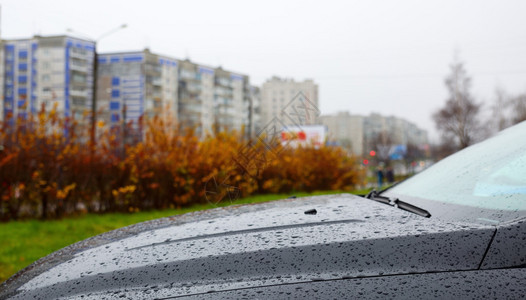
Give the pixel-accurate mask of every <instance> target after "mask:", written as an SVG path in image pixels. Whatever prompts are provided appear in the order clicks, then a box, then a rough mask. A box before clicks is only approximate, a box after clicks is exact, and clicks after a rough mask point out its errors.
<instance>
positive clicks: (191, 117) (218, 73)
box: [97, 49, 251, 137]
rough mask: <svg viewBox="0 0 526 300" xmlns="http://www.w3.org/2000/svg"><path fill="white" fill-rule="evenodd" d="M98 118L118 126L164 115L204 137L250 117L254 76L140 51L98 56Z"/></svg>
mask: <svg viewBox="0 0 526 300" xmlns="http://www.w3.org/2000/svg"><path fill="white" fill-rule="evenodd" d="M98 62H99V64H98V72H97V73H98V80H97V111H98V119H99V120H102V121H104V122H105V123H107V124H110V125H111V126H112V127H115V126H118V125H119V124H123V120H124V122H125V123H126V124H130V123H131V124H137V123H138V121H139V118H140V117H141V116H143V115H144V116H148V117H150V118H151V117H154V116H163V117H168V118H171V119H173V120H175V121H176V122H179V123H180V124H181V125H182V127H183V128H186V127H191V128H193V129H194V130H195V133H196V135H198V136H201V137H204V136H205V135H206V134H209V133H213V131H214V126H217V129H218V130H242V129H244V128H245V127H246V126H247V125H248V124H249V122H250V120H249V117H250V113H249V108H250V100H251V98H250V93H249V89H248V84H249V77H248V76H246V75H241V74H237V73H233V72H230V71H226V70H223V69H222V68H212V67H208V66H204V65H200V64H197V63H194V62H191V61H190V60H177V59H175V58H170V57H167V56H162V55H157V54H154V53H151V52H150V51H149V50H147V49H146V50H144V51H140V52H125V53H105V54H100V55H99V56H98Z"/></svg>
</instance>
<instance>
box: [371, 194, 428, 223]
mask: <svg viewBox="0 0 526 300" xmlns="http://www.w3.org/2000/svg"><path fill="white" fill-rule="evenodd" d="M382 192H383V191H382ZM380 193H381V192H380ZM380 193H379V192H377V191H376V190H372V191H370V192H369V193H368V194H367V195H365V198H367V199H371V200H374V201H377V202H380V203H383V204H387V205H391V206H394V207H398V208H400V209H402V210H405V211H408V212H412V213H414V214H417V215H420V216H422V217H426V218H429V217H431V214H430V213H429V212H428V211H427V210H425V209H423V208H420V207H418V206H415V205H413V204H410V203H407V202H405V201H402V200H400V199H398V198H395V199H392V198H389V197H385V196H382V195H380Z"/></svg>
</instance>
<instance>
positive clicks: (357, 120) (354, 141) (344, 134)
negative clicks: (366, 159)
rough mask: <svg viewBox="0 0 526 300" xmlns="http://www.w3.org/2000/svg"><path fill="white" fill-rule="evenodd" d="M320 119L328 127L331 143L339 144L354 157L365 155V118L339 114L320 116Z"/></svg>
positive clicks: (343, 113) (346, 113) (328, 136)
mask: <svg viewBox="0 0 526 300" xmlns="http://www.w3.org/2000/svg"><path fill="white" fill-rule="evenodd" d="M319 119H320V123H321V124H323V125H325V126H327V138H328V140H329V141H330V142H338V144H339V145H340V146H342V147H343V148H344V149H346V150H348V151H350V152H351V153H353V154H354V155H359V156H361V155H362V154H363V151H364V137H363V133H364V130H363V123H364V122H363V119H364V117H363V116H358V115H351V114H349V112H338V113H337V114H334V115H325V116H320V118H319Z"/></svg>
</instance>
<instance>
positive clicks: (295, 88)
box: [261, 76, 319, 126]
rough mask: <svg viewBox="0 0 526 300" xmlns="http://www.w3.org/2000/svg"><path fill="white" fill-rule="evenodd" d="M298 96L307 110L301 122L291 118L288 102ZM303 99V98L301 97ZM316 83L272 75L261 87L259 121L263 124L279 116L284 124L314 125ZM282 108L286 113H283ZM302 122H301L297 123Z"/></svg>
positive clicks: (316, 107) (316, 114) (296, 98)
mask: <svg viewBox="0 0 526 300" xmlns="http://www.w3.org/2000/svg"><path fill="white" fill-rule="evenodd" d="M299 98H304V100H305V107H306V109H307V111H304V112H305V114H304V116H302V120H301V122H297V121H296V120H294V121H293V120H291V119H290V118H288V117H287V116H289V115H290V109H291V106H290V104H291V103H293V102H294V101H296V100H298V99H299ZM301 101H303V99H301ZM318 107H319V105H318V85H317V84H315V83H314V81H313V80H310V79H308V80H304V81H301V82H298V81H294V80H293V79H282V78H279V77H276V76H274V77H272V78H271V79H269V80H267V81H266V82H265V83H263V86H262V87H261V122H262V123H263V126H265V124H268V123H269V122H271V121H272V120H273V119H274V118H279V119H280V121H281V122H283V123H284V124H285V125H314V124H317V120H316V117H317V116H318V112H319V109H318ZM284 110H286V111H287V113H285V114H284V113H283V112H284ZM298 123H302V124H298Z"/></svg>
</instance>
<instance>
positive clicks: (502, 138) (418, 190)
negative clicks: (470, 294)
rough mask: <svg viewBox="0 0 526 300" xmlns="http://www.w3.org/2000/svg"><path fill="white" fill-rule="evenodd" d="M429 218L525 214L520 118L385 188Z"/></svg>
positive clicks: (525, 125) (524, 142)
mask: <svg viewBox="0 0 526 300" xmlns="http://www.w3.org/2000/svg"><path fill="white" fill-rule="evenodd" d="M385 194H386V195H387V196H390V197H398V198H400V199H403V200H405V201H409V200H411V201H410V202H411V203H412V204H415V205H419V206H421V207H423V208H425V209H427V210H428V211H429V212H430V213H431V215H432V216H438V217H442V218H453V219H458V220H471V221H476V222H489V223H500V222H505V221H509V220H512V219H516V218H520V217H523V216H526V122H522V123H521V124H519V125H517V126H514V127H512V128H509V129H507V130H504V131H503V132H501V133H500V134H498V135H497V136H495V137H493V138H491V139H488V140H486V141H484V142H482V143H479V144H476V145H474V146H471V147H469V148H467V149H465V150H463V151H461V152H458V153H456V154H454V155H452V156H450V157H448V158H446V159H444V160H442V161H441V162H439V163H437V164H436V165H434V166H433V167H431V168H429V169H428V170H426V171H424V172H422V173H421V174H419V175H417V176H414V177H412V178H410V179H409V180H407V181H405V182H403V183H401V184H399V185H397V186H395V187H393V188H392V189H390V190H388V191H386V192H385Z"/></svg>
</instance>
